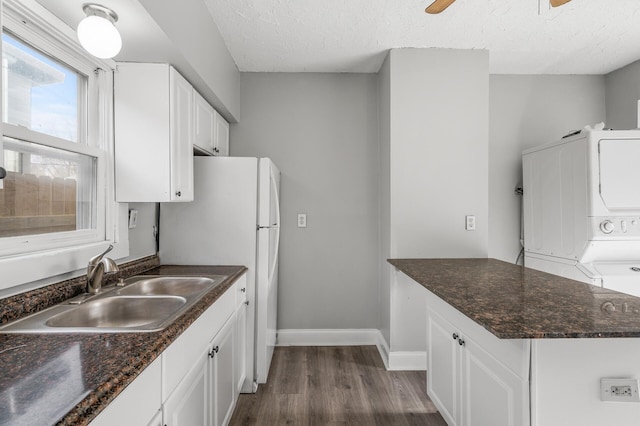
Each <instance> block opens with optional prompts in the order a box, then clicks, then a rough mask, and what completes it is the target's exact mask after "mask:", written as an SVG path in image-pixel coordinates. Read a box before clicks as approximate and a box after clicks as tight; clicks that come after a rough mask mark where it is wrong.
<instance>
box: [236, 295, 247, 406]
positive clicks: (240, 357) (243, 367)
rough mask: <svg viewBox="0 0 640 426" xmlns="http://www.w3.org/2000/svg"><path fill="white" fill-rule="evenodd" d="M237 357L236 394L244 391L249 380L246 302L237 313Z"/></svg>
mask: <svg viewBox="0 0 640 426" xmlns="http://www.w3.org/2000/svg"><path fill="white" fill-rule="evenodd" d="M235 337H236V356H235V363H236V365H235V378H234V382H235V383H236V394H238V393H240V392H241V391H242V386H243V384H244V380H245V379H246V378H247V305H246V304H245V303H244V301H243V302H242V303H241V304H240V306H239V307H238V311H237V312H236V336H235Z"/></svg>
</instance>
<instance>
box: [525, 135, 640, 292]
mask: <svg viewBox="0 0 640 426" xmlns="http://www.w3.org/2000/svg"><path fill="white" fill-rule="evenodd" d="M522 159H523V187H524V250H525V265H526V266H527V267H530V268H534V269H538V270H542V271H545V272H550V273H552V274H556V275H561V276H564V277H567V278H571V279H575V280H578V281H583V282H586V283H589V284H593V285H596V286H602V287H605V288H608V289H612V290H616V291H620V292H623V293H628V294H631V295H634V296H640V130H592V129H590V128H586V129H585V130H582V131H581V132H580V133H578V134H574V135H571V136H568V137H565V138H563V139H561V140H560V141H557V142H553V143H548V144H545V145H541V146H538V147H536V148H532V149H529V150H526V151H524V152H523V155H522Z"/></svg>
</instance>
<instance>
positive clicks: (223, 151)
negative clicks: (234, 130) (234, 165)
mask: <svg viewBox="0 0 640 426" xmlns="http://www.w3.org/2000/svg"><path fill="white" fill-rule="evenodd" d="M214 126H215V144H214V145H215V146H214V148H213V152H214V155H217V156H221V157H228V156H229V123H227V120H225V119H224V117H222V116H221V115H220V114H219V113H218V112H217V111H216V114H215V121H214Z"/></svg>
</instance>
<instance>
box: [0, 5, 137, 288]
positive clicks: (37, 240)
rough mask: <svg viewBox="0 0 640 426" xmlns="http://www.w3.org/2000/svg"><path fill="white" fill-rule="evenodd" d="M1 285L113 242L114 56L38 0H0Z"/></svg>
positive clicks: (121, 208)
mask: <svg viewBox="0 0 640 426" xmlns="http://www.w3.org/2000/svg"><path fill="white" fill-rule="evenodd" d="M2 6H3V7H2V69H1V71H2V74H1V76H2V78H1V86H0V87H1V93H2V96H1V100H2V102H1V104H0V110H1V118H2V135H0V165H1V166H2V167H4V168H5V169H6V170H7V177H6V178H5V179H3V180H0V275H1V276H2V277H3V280H2V282H1V283H0V291H1V290H2V289H6V288H8V287H11V286H15V285H18V284H23V283H27V282H31V281H35V280H39V279H43V278H47V277H51V276H53V275H57V274H61V273H66V272H71V271H74V270H80V269H82V268H84V267H86V262H87V260H88V259H89V257H91V256H92V255H94V254H97V253H99V252H100V251H102V249H103V248H104V247H106V245H107V244H108V243H114V244H115V247H116V249H115V250H114V252H112V254H113V255H114V257H116V258H118V257H123V256H127V255H128V237H127V233H126V229H125V228H124V227H120V228H119V227H118V224H119V223H124V220H123V219H124V217H126V216H125V215H126V210H127V206H126V204H123V205H118V204H116V203H115V201H113V185H114V179H113V141H112V139H113V129H112V123H113V122H112V120H113V75H112V68H113V66H114V65H115V64H114V63H112V62H109V61H103V60H99V59H96V58H93V57H91V56H90V55H89V54H88V53H86V52H85V51H84V50H83V49H82V48H81V47H80V46H79V44H78V43H77V41H76V37H75V33H74V32H73V30H72V29H71V28H69V27H68V26H66V24H64V23H62V22H61V21H60V20H59V19H58V18H56V17H55V16H54V15H53V14H51V13H50V12H49V11H47V10H46V9H45V8H44V7H42V6H41V5H40V4H39V3H38V2H37V1H36V0H2Z"/></svg>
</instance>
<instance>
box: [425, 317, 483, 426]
mask: <svg viewBox="0 0 640 426" xmlns="http://www.w3.org/2000/svg"><path fill="white" fill-rule="evenodd" d="M454 333H456V331H455V328H454V326H453V325H452V324H451V323H449V322H448V321H446V320H445V319H444V318H442V317H441V316H440V315H438V314H436V313H435V312H433V311H432V310H431V309H428V310H427V393H428V394H429V397H431V400H432V401H433V403H434V404H435V405H436V407H438V410H440V413H441V414H442V417H444V419H445V420H446V421H447V424H448V425H449V426H455V425H460V424H461V423H460V397H461V396H460V393H461V392H460V377H459V369H460V367H459V365H460V359H459V358H460V348H459V344H458V341H457V337H456V338H455V339H454ZM478 424H480V423H478ZM487 424H490V423H487Z"/></svg>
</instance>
